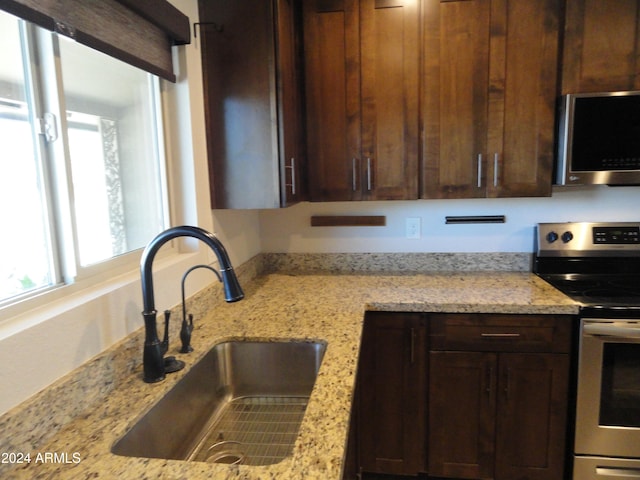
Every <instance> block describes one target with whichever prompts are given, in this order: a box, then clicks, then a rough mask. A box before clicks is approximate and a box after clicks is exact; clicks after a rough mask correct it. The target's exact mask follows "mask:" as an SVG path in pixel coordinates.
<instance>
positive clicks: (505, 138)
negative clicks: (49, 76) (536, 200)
mask: <svg viewBox="0 0 640 480" xmlns="http://www.w3.org/2000/svg"><path fill="white" fill-rule="evenodd" d="M561 12H562V10H561V2H560V0H464V1H444V0H425V1H424V47H423V62H424V63H423V68H424V75H423V90H422V91H423V95H422V104H423V109H422V110H423V116H424V123H423V125H424V126H423V139H424V142H423V168H422V185H423V188H422V190H423V191H422V196H423V197H424V198H472V197H527V196H548V195H550V194H551V182H552V168H553V156H554V132H555V116H554V114H555V102H556V97H557V93H558V75H557V71H558V52H559V31H560V19H561Z"/></svg>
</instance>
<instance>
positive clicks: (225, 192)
mask: <svg viewBox="0 0 640 480" xmlns="http://www.w3.org/2000/svg"><path fill="white" fill-rule="evenodd" d="M297 5H298V4H297V3H296V2H294V0H272V1H264V0H236V1H232V2H230V1H225V0H200V1H199V13H200V22H201V24H200V30H199V31H200V35H201V40H200V42H201V49H202V63H203V82H204V96H205V118H206V132H207V154H208V161H209V176H210V186H211V204H212V207H213V208H277V207H281V206H286V205H289V204H291V203H295V202H297V201H300V200H302V199H304V195H305V186H306V180H305V178H304V173H305V158H304V127H303V121H304V119H303V114H302V103H301V102H302V98H301V91H302V90H301V58H300V53H301V45H300V44H301V42H300V41H299V40H298V32H299V28H298V27H299V24H300V21H299V19H298V18H296V17H297V16H298V15H299V13H298V9H297V8H298V7H297Z"/></svg>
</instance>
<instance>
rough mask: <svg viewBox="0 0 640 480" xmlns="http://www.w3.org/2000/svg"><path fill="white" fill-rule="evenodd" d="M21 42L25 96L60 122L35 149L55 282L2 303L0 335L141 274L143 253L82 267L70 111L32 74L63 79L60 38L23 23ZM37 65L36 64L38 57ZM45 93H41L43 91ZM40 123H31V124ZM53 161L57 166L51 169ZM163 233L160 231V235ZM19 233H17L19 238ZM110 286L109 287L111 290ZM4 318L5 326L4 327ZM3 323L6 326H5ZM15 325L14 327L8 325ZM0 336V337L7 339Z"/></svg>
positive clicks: (160, 138) (51, 85) (165, 195)
mask: <svg viewBox="0 0 640 480" xmlns="http://www.w3.org/2000/svg"><path fill="white" fill-rule="evenodd" d="M20 23H21V28H20V30H21V35H22V41H23V44H24V46H25V49H26V50H27V52H26V53H25V55H26V57H28V58H27V59H26V63H25V65H26V66H27V67H26V70H27V78H26V79H25V83H26V85H25V87H26V90H27V91H26V94H27V96H28V97H30V100H31V102H32V104H33V106H34V116H35V117H36V118H42V116H43V113H44V112H45V111H46V112H50V113H53V115H54V116H55V118H56V123H57V125H56V128H57V134H58V136H59V137H60V139H59V140H57V141H52V142H47V141H46V140H45V138H44V135H42V134H38V133H39V132H36V136H37V141H35V142H34V148H35V150H36V151H37V154H38V155H39V156H40V161H39V165H40V168H41V169H42V170H44V174H43V177H44V178H45V182H44V183H45V184H44V185H43V188H44V190H45V192H44V193H45V196H46V197H47V204H48V222H49V231H50V237H51V243H52V251H53V272H54V276H55V280H54V281H53V284H52V285H50V286H47V287H42V288H39V289H35V290H33V291H29V292H25V293H24V294H21V295H16V296H14V297H11V298H8V299H4V300H0V318H1V319H0V330H2V329H8V330H12V331H13V330H22V329H24V328H27V327H28V326H29V325H30V324H34V323H38V320H37V316H36V317H33V318H31V320H30V321H29V322H28V323H25V324H22V325H19V319H20V317H21V316H25V315H26V314H29V313H32V312H34V311H38V310H41V309H46V307H47V306H49V305H50V304H51V303H52V302H56V301H58V300H61V299H64V298H65V297H68V296H74V295H75V294H77V293H79V292H83V291H86V290H87V289H92V288H97V289H98V291H100V292H101V293H104V289H105V288H107V289H108V290H110V289H115V288H117V287H118V278H119V277H123V276H125V277H130V276H131V275H136V276H137V275H138V272H139V260H140V255H141V252H142V248H138V249H135V250H132V251H130V252H127V253H124V254H122V255H118V256H116V257H112V258H110V259H107V260H104V261H102V262H99V263H96V264H93V265H89V266H80V261H79V253H78V248H77V246H76V245H77V235H76V228H75V225H74V217H73V207H72V202H71V199H70V192H72V185H71V173H70V172H71V169H70V155H69V151H68V139H67V138H66V136H67V128H66V108H65V103H64V98H65V97H64V92H63V91H62V87H61V86H60V85H59V82H58V81H57V80H50V81H46V82H41V81H37V80H35V79H34V74H33V70H34V69H38V70H40V71H41V72H44V73H41V76H42V77H46V78H48V79H59V78H61V65H60V53H59V48H58V40H59V39H58V38H57V35H56V34H53V33H51V32H48V31H46V30H44V29H41V28H38V27H36V26H35V25H33V24H31V23H29V22H24V21H21V22H20ZM36 44H37V45H38V47H37V50H38V51H46V52H53V54H52V55H50V54H48V53H47V54H46V55H36V53H35V52H36V47H35V45H36ZM36 57H38V58H39V63H38V64H37V65H36V64H35V60H34V59H35V58H36ZM149 78H150V79H151V80H150V81H151V82H152V84H153V85H152V86H153V87H154V88H153V89H150V94H151V95H152V99H151V101H152V102H153V104H154V109H155V120H156V125H155V129H154V136H155V137H156V138H155V144H154V145H155V147H156V155H157V156H158V163H159V171H158V176H159V179H158V180H159V181H160V182H162V184H163V188H162V189H161V194H160V195H161V197H162V198H161V202H162V207H163V213H164V223H165V225H166V226H169V225H170V215H171V211H170V197H171V191H170V189H171V185H170V182H169V181H168V175H167V172H168V171H169V170H170V169H171V164H170V158H169V157H168V155H166V152H167V148H168V145H167V133H166V131H165V128H164V122H165V118H166V117H165V115H166V108H167V104H166V101H165V98H164V95H163V94H162V88H163V87H162V81H161V80H160V79H159V78H158V77H155V76H153V77H152V76H150V77H149ZM40 89H42V91H41V90H40ZM34 122H37V120H33V119H32V122H31V123H32V126H33V123H34ZM49 162H55V163H56V165H54V166H52V165H49ZM158 233H159V232H158ZM16 234H19V232H18V233H16ZM177 253H179V249H178V247H177V245H176V244H175V242H171V243H169V244H168V245H166V246H165V247H163V249H162V250H161V251H160V252H159V255H158V257H159V258H166V257H169V256H173V255H176V254H177ZM108 283H110V284H111V286H107V284H108ZM5 319H6V322H5ZM3 323H5V325H3ZM9 323H11V324H16V325H15V326H11V325H9ZM6 333H7V332H5V335H1V334H0V338H2V337H4V336H6Z"/></svg>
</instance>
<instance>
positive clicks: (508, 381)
mask: <svg viewBox="0 0 640 480" xmlns="http://www.w3.org/2000/svg"><path fill="white" fill-rule="evenodd" d="M510 384H511V369H510V368H507V373H506V375H505V380H504V396H505V399H506V401H507V403H509V390H510V389H511V385H510Z"/></svg>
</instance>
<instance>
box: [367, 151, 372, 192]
mask: <svg viewBox="0 0 640 480" xmlns="http://www.w3.org/2000/svg"><path fill="white" fill-rule="evenodd" d="M371 187H372V183H371V158H370V157H367V190H368V191H371Z"/></svg>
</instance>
